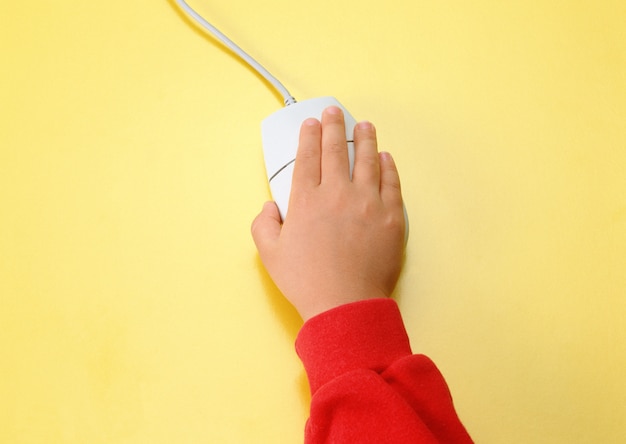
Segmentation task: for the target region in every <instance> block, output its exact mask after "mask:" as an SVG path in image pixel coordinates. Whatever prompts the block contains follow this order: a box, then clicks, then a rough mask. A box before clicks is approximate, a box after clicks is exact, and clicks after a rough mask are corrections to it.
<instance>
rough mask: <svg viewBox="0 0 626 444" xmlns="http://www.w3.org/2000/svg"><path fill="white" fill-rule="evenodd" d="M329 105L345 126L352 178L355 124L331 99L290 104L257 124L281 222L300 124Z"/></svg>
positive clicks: (323, 98)
mask: <svg viewBox="0 0 626 444" xmlns="http://www.w3.org/2000/svg"><path fill="white" fill-rule="evenodd" d="M329 106H337V107H339V108H341V110H342V111H343V115H344V120H345V124H346V140H347V141H348V157H349V160H350V176H352V170H353V169H354V141H353V134H354V127H355V126H356V124H357V122H356V120H355V119H354V117H352V115H351V114H350V113H349V112H348V111H347V110H346V108H345V107H344V106H343V105H342V104H341V103H339V101H338V100H337V99H335V98H334V97H318V98H315V99H309V100H305V101H302V102H297V103H294V104H291V105H289V106H286V107H284V108H282V109H280V110H279V111H276V112H275V113H274V114H272V115H270V116H269V117H267V118H266V119H265V120H263V122H262V123H261V133H262V141H263V154H264V157H265V171H266V173H267V178H268V180H269V184H270V190H271V192H272V198H273V199H274V201H275V202H276V205H277V206H278V211H279V212H280V217H281V218H282V220H285V217H286V216H287V210H288V207H289V195H290V193H291V179H292V176H293V167H294V161H295V160H296V152H297V150H298V141H299V138H300V127H301V126H302V122H304V121H305V120H306V119H308V118H310V117H313V118H316V119H318V120H319V119H321V118H322V112H323V111H324V110H325V109H326V108H328V107H329ZM404 217H405V219H406V224H405V225H406V230H405V241H406V239H408V227H409V224H408V219H407V215H406V210H405V212H404Z"/></svg>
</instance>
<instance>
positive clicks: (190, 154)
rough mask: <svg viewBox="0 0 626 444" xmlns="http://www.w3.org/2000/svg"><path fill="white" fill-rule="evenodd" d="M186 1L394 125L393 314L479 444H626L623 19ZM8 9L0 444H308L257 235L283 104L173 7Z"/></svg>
mask: <svg viewBox="0 0 626 444" xmlns="http://www.w3.org/2000/svg"><path fill="white" fill-rule="evenodd" d="M193 4H194V5H195V6H196V7H197V8H198V9H199V10H200V11H201V12H202V13H203V14H206V16H207V17H210V18H211V19H212V20H213V21H214V22H215V24H217V25H218V26H219V27H220V28H221V29H222V30H223V31H224V32H226V33H227V34H229V35H231V36H232V37H233V38H235V40H237V41H238V42H239V44H240V45H241V46H243V47H244V48H247V49H248V50H249V51H250V52H251V53H252V54H254V55H256V56H257V57H258V58H259V59H260V60H262V61H263V62H264V63H265V64H266V66H267V67H268V68H269V69H270V70H271V71H273V72H274V73H275V74H276V75H277V76H278V77H279V78H281V79H282V80H283V82H284V83H285V84H286V85H287V86H288V87H290V89H291V90H292V93H293V94H294V95H295V96H296V97H297V98H299V99H305V98H311V97H316V96H320V95H335V96H336V97H338V98H339V99H340V100H341V101H342V102H343V103H344V104H345V105H346V106H347V107H348V108H349V109H350V110H351V111H352V113H353V115H354V116H355V117H356V118H357V119H365V118H367V119H370V120H373V121H374V122H375V123H376V124H377V126H378V129H379V134H380V139H381V145H382V147H383V148H385V149H388V150H390V151H392V152H393V153H394V154H395V157H396V160H397V162H398V165H399V168H400V170H401V174H402V179H403V185H404V190H405V197H406V206H407V208H408V211H409V214H410V219H411V236H410V240H409V244H408V253H407V260H406V267H405V270H404V273H403V276H402V278H401V282H400V285H399V287H398V291H397V298H398V300H399V303H400V305H401V308H402V310H403V312H404V314H405V320H406V323H407V327H408V330H409V334H410V337H411V340H412V343H413V346H414V349H415V350H416V351H419V352H424V353H427V354H428V355H430V356H431V357H432V358H433V359H434V360H435V361H436V362H437V363H438V365H439V366H440V368H441V369H442V371H443V373H444V374H445V375H446V377H447V379H448V381H449V384H450V387H451V389H452V392H453V394H454V397H455V401H456V405H457V407H458V410H459V412H460V415H461V416H462V418H463V420H464V422H465V423H466V425H467V427H468V429H469V430H470V432H471V433H472V434H473V436H474V437H475V439H476V441H477V442H480V443H546V444H548V443H549V444H554V443H568V444H571V443H623V442H626V425H625V424H626V379H625V378H624V370H625V369H626V327H625V326H626V319H625V312H626V302H625V298H626V126H625V122H626V74H625V73H626V33H625V31H624V29H625V28H624V23H626V3H624V2H623V0H614V1H591V0H583V1H577V2H564V1H558V2H557V1H552V2H550V1H547V2H546V1H525V2H496V1H492V2H488V1H477V2H467V1H453V2H434V1H433V2H423V1H408V0H405V1H401V2H395V3H391V4H386V3H384V4H383V3H380V2H375V1H369V0H360V1H357V0H345V1H342V2H336V1H331V0H320V1H317V2H315V3H311V2H294V1H292V0H269V1H266V2H257V3H254V2H250V1H248V0H216V1H208V0H195V1H194V2H193ZM0 16H1V17H2V26H0V54H2V58H1V60H2V61H1V63H2V69H1V70H0V211H1V213H0V442H2V443H90V444H91V443H96V444H97V443H151V444H154V443H200V442H205V443H206V442H210V443H265V442H267V443H279V442H284V443H296V442H301V441H302V429H303V426H304V421H305V418H306V415H307V407H308V401H309V400H308V394H307V387H306V379H305V377H304V375H303V371H302V369H301V366H300V363H299V361H298V360H297V358H296V356H295V354H294V352H293V340H294V338H295V335H296V333H297V330H298V328H299V326H300V322H299V320H298V318H297V315H296V314H295V312H294V311H293V310H292V309H291V308H290V307H289V306H288V304H287V303H285V302H284V301H283V300H282V299H281V297H280V295H279V294H278V293H277V291H276V290H275V289H274V288H273V286H272V284H271V282H270V281H269V280H268V278H267V276H266V275H265V274H264V272H263V269H262V267H261V266H260V263H259V261H258V259H257V256H256V252H255V248H254V246H253V243H252V241H251V238H250V236H249V232H248V229H249V224H250V221H251V219H252V218H253V217H254V215H255V214H256V213H257V211H258V210H259V209H260V208H261V204H262V202H263V201H264V200H266V199H267V198H268V197H269V191H268V187H267V186H266V185H265V176H264V175H265V172H264V169H263V164H262V154H261V145H260V122H261V120H262V119H263V118H264V117H265V116H267V115H268V114H270V113H271V112H273V111H274V110H276V109H278V108H279V107H280V100H279V99H278V98H277V96H276V95H275V94H274V93H273V92H272V91H271V90H270V89H269V88H268V87H267V85H265V84H264V83H263V82H262V81H260V80H259V78H257V77H256V76H255V75H254V74H252V73H251V72H250V70H249V69H247V68H246V67H244V66H243V65H242V63H240V62H239V61H238V60H236V59H235V58H234V57H232V56H231V55H230V54H229V53H228V52H227V51H225V50H223V49H222V48H221V47H220V46H219V45H217V44H216V43H215V42H214V41H213V40H212V39H210V38H207V37H203V36H202V33H201V32H199V31H197V30H194V29H193V27H192V26H191V25H190V22H189V21H186V20H185V19H184V18H183V16H182V15H181V14H180V13H179V12H177V10H176V9H175V7H174V4H173V3H172V1H166V0H161V1H148V0H136V1H119V0H113V1H108V2H86V1H77V0H68V1H62V2H34V3H33V2H30V3H29V2H9V1H3V2H2V4H1V5H0Z"/></svg>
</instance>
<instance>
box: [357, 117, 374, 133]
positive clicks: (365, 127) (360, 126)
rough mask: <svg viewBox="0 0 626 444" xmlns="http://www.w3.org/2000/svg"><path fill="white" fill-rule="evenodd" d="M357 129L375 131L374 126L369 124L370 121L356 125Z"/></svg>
mask: <svg viewBox="0 0 626 444" xmlns="http://www.w3.org/2000/svg"><path fill="white" fill-rule="evenodd" d="M356 126H357V128H358V129H360V130H365V131H367V130H373V129H374V125H373V124H372V122H368V121H366V120H365V121H363V122H359V123H357V124H356Z"/></svg>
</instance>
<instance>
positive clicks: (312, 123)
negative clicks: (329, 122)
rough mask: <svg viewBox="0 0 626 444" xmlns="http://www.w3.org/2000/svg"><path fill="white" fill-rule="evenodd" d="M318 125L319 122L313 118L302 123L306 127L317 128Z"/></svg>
mask: <svg viewBox="0 0 626 444" xmlns="http://www.w3.org/2000/svg"><path fill="white" fill-rule="evenodd" d="M318 123H319V121H318V120H317V119H314V118H312V117H311V118H309V119H306V120H305V121H304V122H302V124H303V125H305V126H315V125H317V124H318Z"/></svg>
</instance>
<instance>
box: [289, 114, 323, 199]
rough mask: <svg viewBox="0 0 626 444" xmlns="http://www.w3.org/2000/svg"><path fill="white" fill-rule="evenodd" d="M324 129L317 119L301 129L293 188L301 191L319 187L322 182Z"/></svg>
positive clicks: (306, 122)
mask: <svg viewBox="0 0 626 444" xmlns="http://www.w3.org/2000/svg"><path fill="white" fill-rule="evenodd" d="M321 143H322V128H321V126H320V122H319V121H318V120H316V119H307V120H305V121H304V122H303V123H302V127H301V128H300V141H299V144H298V153H297V154H296V163H295V165H294V167H293V168H294V170H293V179H292V186H293V189H296V190H299V189H301V188H307V187H311V186H317V185H319V183H320V180H321V170H320V169H321Z"/></svg>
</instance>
